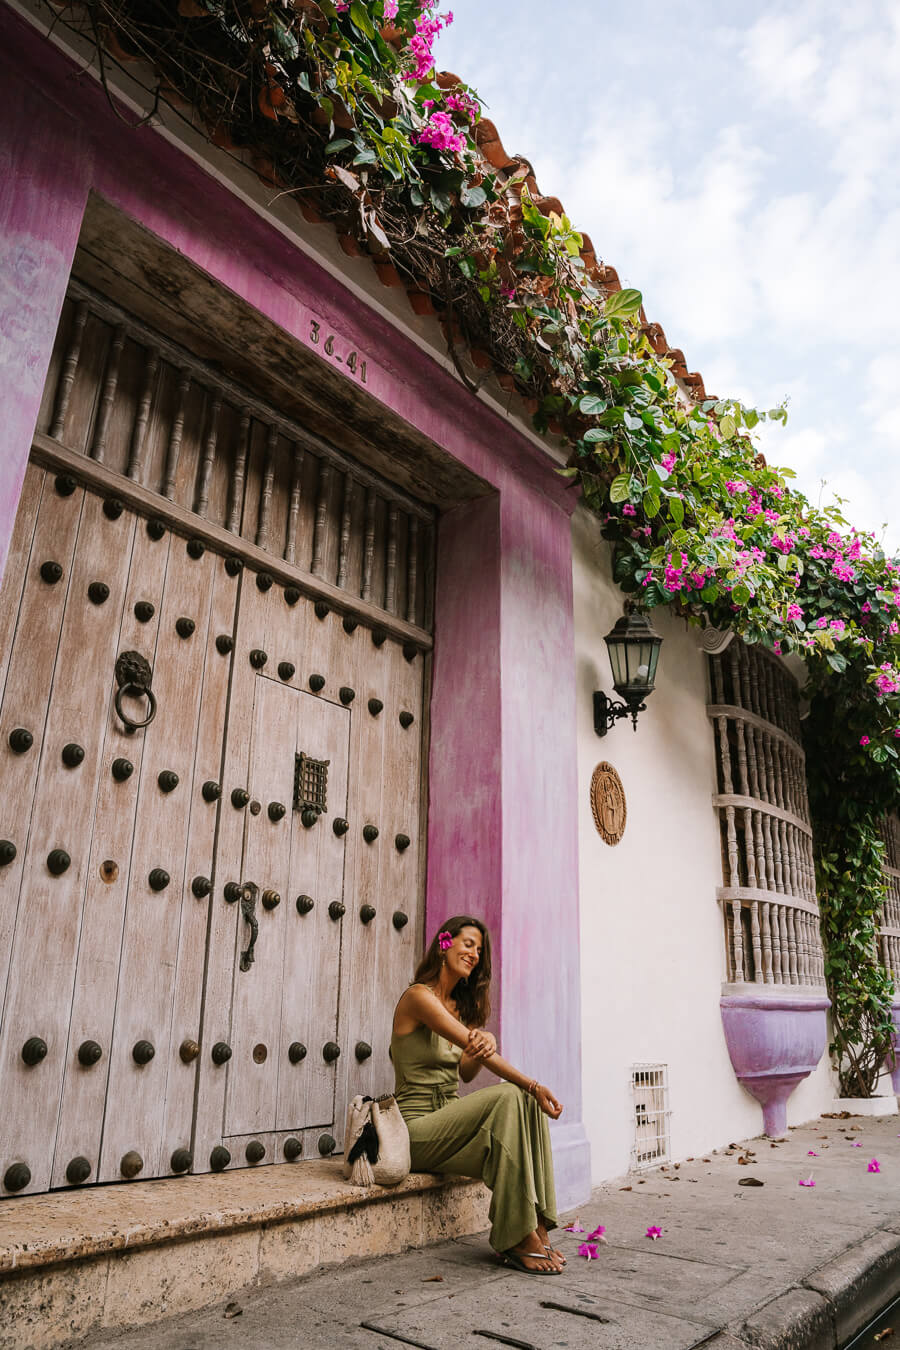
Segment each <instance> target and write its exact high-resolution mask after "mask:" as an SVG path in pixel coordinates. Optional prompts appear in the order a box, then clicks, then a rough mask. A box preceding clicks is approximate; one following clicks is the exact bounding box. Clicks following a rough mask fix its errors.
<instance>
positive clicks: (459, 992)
mask: <svg viewBox="0 0 900 1350" xmlns="http://www.w3.org/2000/svg"><path fill="white" fill-rule="evenodd" d="M461 928H477V929H478V931H479V933H480V934H481V956H480V957H479V959H478V965H477V966H476V967H475V969H474V970H473V971H472V973H471V975H468V976H467V977H466V979H464V980H457V982H456V984H455V985H454V987H453V991H452V992H453V997H454V998H455V1000H456V1006H457V1008H458V1010H459V1020H460V1021H461V1022H465V1024H466V1026H467V1027H483V1026H484V1025H485V1023H486V1022H487V1020H488V1018H489V1017H490V1015H491V935H490V933H489V932H488V930H487V927H486V925H485V924H483V923H482V921H481V919H473V918H472V916H471V914H457V915H456V916H455V918H452V919H447V920H446V922H445V923H443V924H442V925H441V927H440V928H439V929H438V931H437V933H435V935H434V937H433V938H432V939H431V944H430V946H429V947H428V950H427V951H426V953H425V955H424V956H423V957H422V960H421V961H420V962H419V964H418V966H417V967H416V973H415V977H414V979H413V983H414V984H437V982H438V978H439V977H440V973H441V966H442V965H443V963H444V962H443V952H442V951H441V949H440V945H439V944H438V937H439V936H440V934H441V933H449V934H450V936H451V937H454V938H455V937H456V935H457V933H458V932H459V930H460V929H461Z"/></svg>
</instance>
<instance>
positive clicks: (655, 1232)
mask: <svg viewBox="0 0 900 1350" xmlns="http://www.w3.org/2000/svg"><path fill="white" fill-rule="evenodd" d="M647 1237H648V1238H651V1239H652V1240H653V1241H654V1242H655V1241H656V1239H657V1238H659V1237H662V1229H661V1228H648V1229H647Z"/></svg>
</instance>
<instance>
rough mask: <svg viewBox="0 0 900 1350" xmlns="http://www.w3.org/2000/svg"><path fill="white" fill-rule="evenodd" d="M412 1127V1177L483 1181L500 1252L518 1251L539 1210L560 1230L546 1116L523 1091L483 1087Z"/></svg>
mask: <svg viewBox="0 0 900 1350" xmlns="http://www.w3.org/2000/svg"><path fill="white" fill-rule="evenodd" d="M407 1124H408V1126H409V1143H410V1154H411V1161H412V1170H413V1171H414V1172H447V1173H450V1174H451V1175H453V1176H460V1177H480V1178H481V1180H482V1181H483V1182H484V1184H485V1185H486V1186H487V1187H489V1189H490V1190H491V1192H492V1195H491V1205H490V1210H489V1216H490V1220H491V1237H490V1242H491V1246H492V1247H493V1248H494V1249H495V1251H498V1252H503V1251H506V1250H507V1249H508V1248H509V1247H515V1246H517V1245H518V1244H519V1243H520V1242H521V1241H522V1239H523V1238H524V1237H525V1236H526V1235H527V1234H528V1233H530V1232H531V1231H532V1230H533V1228H534V1225H535V1210H537V1213H538V1214H540V1215H541V1216H542V1218H543V1219H544V1222H545V1223H546V1225H547V1227H548V1228H555V1227H556V1222H557V1218H556V1191H555V1189H554V1185H553V1158H552V1155H551V1152H550V1130H549V1128H548V1125H547V1118H546V1116H545V1115H544V1114H543V1112H542V1111H541V1109H540V1107H539V1106H538V1104H537V1102H536V1101H535V1100H534V1098H533V1097H530V1096H529V1095H528V1094H527V1093H524V1092H522V1091H521V1089H520V1088H517V1087H513V1086H512V1084H502V1085H500V1086H497V1087H489V1088H482V1089H481V1090H480V1091H478V1092H473V1093H471V1094H470V1095H469V1096H468V1097H460V1099H459V1100H458V1101H454V1102H450V1103H449V1105H447V1106H442V1107H441V1108H440V1110H438V1111H431V1112H429V1113H428V1114H426V1115H422V1116H416V1117H415V1118H414V1119H412V1120H409V1121H407Z"/></svg>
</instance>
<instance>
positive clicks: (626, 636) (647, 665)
mask: <svg viewBox="0 0 900 1350" xmlns="http://www.w3.org/2000/svg"><path fill="white" fill-rule="evenodd" d="M603 641H604V642H605V643H606V645H607V648H608V649H609V664H610V666H611V667H612V674H613V688H614V689H615V691H616V693H617V694H621V696H622V698H623V699H624V702H623V703H614V702H613V701H612V699H608V698H607V697H606V695H605V694H604V693H603V691H602V690H600V689H598V690H597V691H596V692H595V694H594V730H595V731H596V733H597V735H598V736H605V735H606V733H607V731H609V729H610V727H611V726H612V725H613V723H614V722H616V721H618V719H619V718H620V717H630V718H631V724H632V726H633V727H634V729H635V731H637V719H638V713H639V712H643V711H644V709H645V708H646V706H647V705H646V703H645V702H644V700H645V699H646V698H647V695H648V694H652V693H653V686H654V681H655V680H656V666H657V662H658V661H659V649H660V647H661V646H662V638H661V637H660V636H659V634H658V633H655V632H654V631H653V629H652V628H651V627H650V622H649V620H648V619H647V617H646V615H644V614H639V613H637V612H636V611H635V610H634V609H632V608H631V607H630V606H626V608H625V613H624V614H623V615H622V617H621V619H619V621H618V623H617V624H616V626H615V628H613V630H612V632H611V633H607V635H606V637H605V638H604V639H603Z"/></svg>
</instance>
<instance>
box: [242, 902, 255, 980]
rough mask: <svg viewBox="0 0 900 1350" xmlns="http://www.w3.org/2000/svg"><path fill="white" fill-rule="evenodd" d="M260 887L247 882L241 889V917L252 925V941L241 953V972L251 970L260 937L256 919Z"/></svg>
mask: <svg viewBox="0 0 900 1350" xmlns="http://www.w3.org/2000/svg"><path fill="white" fill-rule="evenodd" d="M258 894H259V887H258V886H257V885H255V883H254V882H252V881H245V882H244V884H243V886H242V887H241V916H242V918H244V919H246V921H247V923H248V924H249V925H250V941H249V942H248V943H247V946H246V948H245V950H244V951H242V952H241V970H249V969H250V967H251V966H252V965H253V961H254V952H253V948H254V947H255V946H256V939H257V938H258V937H259V920H258V919H257V917H256V897H257V895H258Z"/></svg>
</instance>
